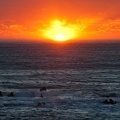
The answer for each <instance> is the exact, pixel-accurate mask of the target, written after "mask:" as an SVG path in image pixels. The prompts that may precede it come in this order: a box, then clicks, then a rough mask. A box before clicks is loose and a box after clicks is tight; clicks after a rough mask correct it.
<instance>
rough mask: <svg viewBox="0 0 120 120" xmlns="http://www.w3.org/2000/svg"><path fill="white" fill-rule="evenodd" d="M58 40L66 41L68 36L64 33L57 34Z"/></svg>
mask: <svg viewBox="0 0 120 120" xmlns="http://www.w3.org/2000/svg"><path fill="white" fill-rule="evenodd" d="M56 40H57V41H65V40H66V38H65V36H64V35H63V34H58V35H56Z"/></svg>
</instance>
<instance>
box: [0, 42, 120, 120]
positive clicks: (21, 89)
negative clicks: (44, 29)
mask: <svg viewBox="0 0 120 120" xmlns="http://www.w3.org/2000/svg"><path fill="white" fill-rule="evenodd" d="M42 87H45V88H46V90H40V89H41V88H42ZM0 91H1V92H2V96H1V97H0V120H33V119H34V120H68V119H69V120H119V119H120V43H74V44H51V43H49V44H46V43H39V44H37V43H0ZM11 92H13V96H9V95H10V93H11ZM108 99H112V100H114V101H116V102H117V103H116V104H103V103H102V102H103V101H104V100H108Z"/></svg>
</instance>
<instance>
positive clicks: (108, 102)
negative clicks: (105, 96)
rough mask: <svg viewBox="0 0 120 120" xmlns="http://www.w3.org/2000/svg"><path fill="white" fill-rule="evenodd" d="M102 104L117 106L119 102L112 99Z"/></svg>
mask: <svg viewBox="0 0 120 120" xmlns="http://www.w3.org/2000/svg"><path fill="white" fill-rule="evenodd" d="M102 103H104V104H116V103H117V102H116V101H114V100H112V99H109V100H105V101H103V102H102Z"/></svg>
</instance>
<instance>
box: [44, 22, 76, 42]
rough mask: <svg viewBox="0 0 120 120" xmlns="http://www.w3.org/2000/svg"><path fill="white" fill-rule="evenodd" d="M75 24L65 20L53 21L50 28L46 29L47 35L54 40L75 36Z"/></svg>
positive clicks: (60, 40) (66, 39)
mask: <svg viewBox="0 0 120 120" xmlns="http://www.w3.org/2000/svg"><path fill="white" fill-rule="evenodd" d="M74 27H75V26H73V25H71V24H70V25H69V24H68V23H67V22H65V21H59V20H55V21H52V22H51V24H50V26H49V28H48V29H46V31H45V36H46V37H47V38H48V39H50V40H54V41H58V42H62V41H68V40H71V39H73V38H75V33H76V31H75V28H74Z"/></svg>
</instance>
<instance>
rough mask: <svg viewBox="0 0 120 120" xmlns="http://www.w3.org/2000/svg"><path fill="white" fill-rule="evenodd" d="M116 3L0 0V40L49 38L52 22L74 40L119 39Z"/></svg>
mask: <svg viewBox="0 0 120 120" xmlns="http://www.w3.org/2000/svg"><path fill="white" fill-rule="evenodd" d="M119 9H120V0H0V39H3V38H4V39H39V40H40V39H49V38H48V36H47V35H46V34H45V32H46V31H48V30H50V29H51V26H52V24H51V23H52V21H54V20H59V21H61V23H63V22H64V26H65V27H68V26H69V27H71V28H72V29H74V30H75V33H76V36H75V38H74V39H79V40H85V39H102V40H104V39H120V12H119V11H120V10H119Z"/></svg>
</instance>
